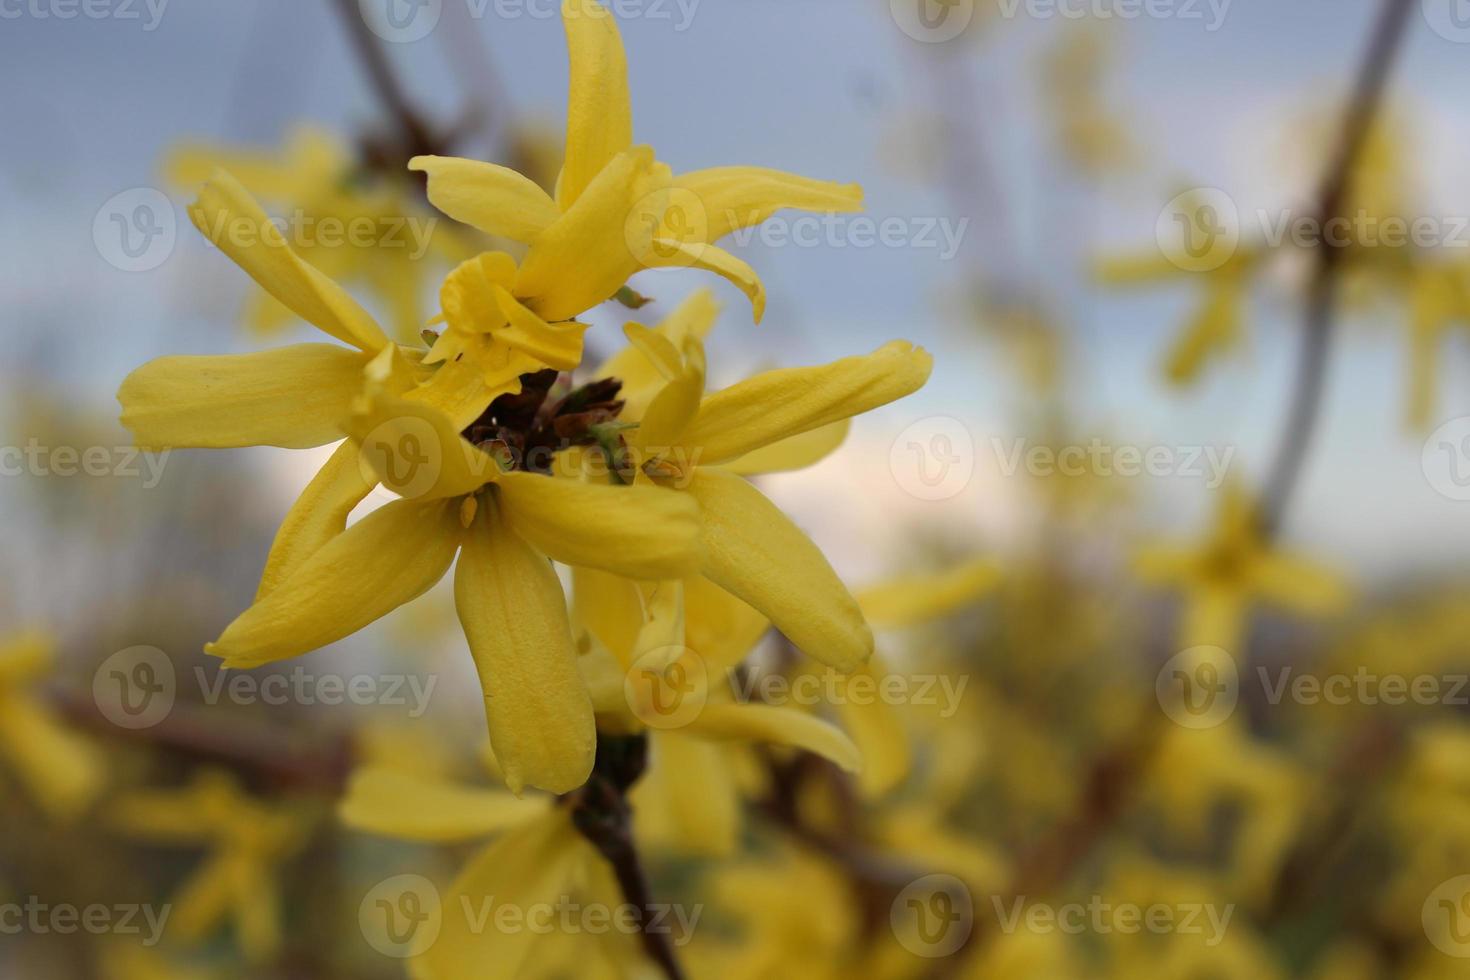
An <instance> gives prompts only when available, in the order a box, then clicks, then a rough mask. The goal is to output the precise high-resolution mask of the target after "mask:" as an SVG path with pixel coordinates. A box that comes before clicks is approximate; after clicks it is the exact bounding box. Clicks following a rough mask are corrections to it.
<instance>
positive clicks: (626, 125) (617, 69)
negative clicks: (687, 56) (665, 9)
mask: <svg viewBox="0 0 1470 980" xmlns="http://www.w3.org/2000/svg"><path fill="white" fill-rule="evenodd" d="M561 17H562V24H563V26H564V27H565V28H566V32H567V53H568V55H569V56H570V60H571V90H570V92H569V93H568V96H567V157H566V164H565V166H564V167H563V169H562V172H561V180H560V181H559V182H558V183H557V189H556V193H557V201H558V202H559V203H560V204H561V207H562V210H567V209H569V208H570V207H572V205H573V204H575V203H576V202H577V199H578V198H580V197H581V196H582V192H583V191H584V190H585V189H586V188H587V186H588V185H589V184H591V183H592V181H593V180H594V179H595V178H596V177H597V175H598V174H599V173H600V172H601V171H602V169H603V168H604V167H606V166H607V165H608V163H609V162H610V161H611V160H612V159H613V158H614V157H615V156H617V155H618V154H619V153H622V152H623V151H624V150H626V149H627V148H628V147H629V146H631V145H632V143H633V108H632V104H631V101H630V99H629V97H628V64H627V56H626V55H625V54H624V53H623V39H622V37H621V36H620V35H619V34H618V23H617V20H616V19H614V17H613V15H612V14H611V13H610V12H609V11H608V9H607V8H606V7H604V6H603V5H602V4H601V3H598V2H597V0H563V2H562V6H561ZM608 295H611V294H608ZM604 298H606V297H604Z"/></svg>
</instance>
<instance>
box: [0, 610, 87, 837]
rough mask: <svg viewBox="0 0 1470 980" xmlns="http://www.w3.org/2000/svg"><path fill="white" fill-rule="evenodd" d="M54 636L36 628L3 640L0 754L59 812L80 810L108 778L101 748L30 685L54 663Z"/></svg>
mask: <svg viewBox="0 0 1470 980" xmlns="http://www.w3.org/2000/svg"><path fill="white" fill-rule="evenodd" d="M52 661H53V654H52V648H51V641H50V640H49V639H48V638H47V637H45V636H43V635H41V634H39V633H32V634H27V635H23V636H19V637H16V638H14V639H12V640H10V641H9V642H7V643H5V644H0V758H3V759H4V760H5V761H6V762H8V763H9V764H10V767H11V768H12V769H13V770H14V771H15V774H16V776H17V777H18V778H19V779H20V780H21V781H22V782H23V783H24V784H25V786H26V787H27V788H28V789H29V790H30V791H31V794H32V795H33V796H34V797H35V798H36V802H37V803H39V804H40V805H41V806H43V807H44V808H45V809H46V810H47V811H48V812H50V813H51V814H52V815H54V816H56V817H58V818H71V817H75V816H77V815H78V814H79V813H80V812H81V811H82V810H84V809H85V808H86V807H87V806H88V804H90V803H91V802H92V800H94V799H95V798H96V796H97V794H98V792H99V791H100V790H101V789H102V784H103V781H104V776H103V772H104V771H103V763H102V759H101V757H100V756H99V754H98V752H97V750H96V749H95V748H93V746H92V745H91V744H90V743H89V742H87V741H86V740H85V739H83V738H82V737H81V736H79V735H77V734H75V733H74V732H72V731H71V730H70V729H68V728H65V727H64V726H63V725H62V724H61V723H60V722H59V721H58V720H57V719H56V716H55V715H54V714H53V712H52V711H51V709H50V708H49V707H48V706H47V705H46V703H45V702H44V701H43V700H42V699H41V698H40V697H39V696H38V695H37V694H36V693H35V692H33V691H32V690H31V687H32V685H34V684H35V683H36V682H37V681H39V680H40V679H41V678H42V677H43V676H44V675H45V674H46V673H47V672H48V671H49V670H50V668H51V665H52Z"/></svg>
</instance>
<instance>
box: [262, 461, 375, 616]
mask: <svg viewBox="0 0 1470 980" xmlns="http://www.w3.org/2000/svg"><path fill="white" fill-rule="evenodd" d="M376 485H377V484H376V483H375V482H374V481H373V480H372V479H369V478H367V477H365V476H364V475H363V465H362V459H361V457H360V451H359V449H358V446H357V444H356V443H354V442H353V441H352V440H350V439H349V440H346V441H344V442H343V443H342V445H340V446H338V447H337V450H336V452H334V453H332V455H331V457H330V458H329V459H328V460H327V461H326V463H325V464H324V465H323V466H322V468H321V469H320V470H319V471H317V474H316V476H314V477H312V480H311V482H310V483H308V484H307V485H306V489H305V490H303V491H302V492H301V496H300V497H298V498H296V502H295V503H294V504H292V505H291V510H290V511H289V512H287V514H286V519H285V520H284V521H282V522H281V527H280V530H278V531H277V532H276V539H275V541H274V543H272V544H271V551H270V556H269V557H268V558H267V559H266V562H265V571H264V572H262V573H261V576H260V588H259V589H258V590H257V592H256V594H255V598H256V600H257V601H259V600H260V599H263V598H265V596H266V595H268V594H269V593H270V592H271V591H273V590H274V589H275V587H276V586H278V585H280V584H281V583H282V582H284V581H285V580H286V579H287V578H290V577H291V574H292V573H293V572H295V571H296V569H298V568H300V567H301V565H302V563H303V562H305V561H306V560H307V559H308V558H310V557H311V556H312V555H314V554H316V553H317V551H319V550H320V549H321V547H322V546H323V545H325V544H326V543H327V542H328V541H330V540H332V539H333V538H335V537H336V536H337V535H339V534H341V533H342V532H343V531H344V530H346V529H347V518H348V517H349V516H351V514H352V511H353V509H354V508H355V507H356V506H357V505H358V504H360V503H362V502H363V500H365V499H366V498H367V495H368V494H369V493H371V492H372V491H373V487H375V486H376Z"/></svg>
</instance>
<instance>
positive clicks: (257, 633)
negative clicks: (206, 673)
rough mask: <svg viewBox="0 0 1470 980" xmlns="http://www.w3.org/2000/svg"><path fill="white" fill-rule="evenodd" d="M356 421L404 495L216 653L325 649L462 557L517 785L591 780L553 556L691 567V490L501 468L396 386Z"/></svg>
mask: <svg viewBox="0 0 1470 980" xmlns="http://www.w3.org/2000/svg"><path fill="white" fill-rule="evenodd" d="M348 428H349V430H350V431H351V433H352V441H353V442H354V443H355V444H356V445H358V446H360V447H361V450H362V455H363V457H364V458H365V459H368V460H370V461H371V463H372V465H373V466H374V468H375V469H376V473H377V476H378V477H379V479H380V480H381V481H382V484H383V485H384V486H385V487H387V488H389V489H390V490H393V491H394V492H396V493H399V494H400V495H401V496H402V497H403V499H401V500H397V501H394V502H393V503H390V504H388V505H387V506H385V507H383V508H381V509H379V510H377V511H374V512H373V513H371V514H369V515H368V516H367V517H365V518H364V519H363V520H362V521H360V522H358V523H357V524H354V525H353V526H352V527H351V528H348V529H347V530H346V531H344V532H342V533H341V534H339V535H337V536H336V537H334V538H332V539H331V540H330V541H328V542H327V543H326V544H325V545H323V546H322V547H321V548H319V549H318V550H317V551H316V552H315V553H313V554H312V555H311V556H310V557H308V558H306V559H305V560H304V561H303V562H302V563H301V564H300V566H299V567H297V568H296V569H295V571H294V572H293V573H292V574H291V576H290V577H289V578H288V579H286V580H285V581H283V582H282V583H281V584H280V586H279V587H278V588H276V589H275V590H273V591H272V592H271V593H270V594H269V595H266V596H264V597H263V598H261V599H260V600H259V601H257V602H256V604H255V605H253V606H251V607H250V608H249V609H248V610H246V611H245V612H244V613H243V614H241V616H240V617H239V618H238V619H237V620H235V622H234V623H232V624H230V626H229V627H228V628H227V629H226V630H225V631H224V633H223V634H221V636H220V638H219V640H218V641H216V642H215V643H213V644H210V646H209V647H207V651H208V652H209V653H211V654H213V655H214V656H217V657H221V658H223V659H224V661H225V664H226V666H229V667H254V666H259V665H261V664H265V663H270V662H272V661H275V660H281V659H284V658H287V657H294V656H297V655H299V654H302V653H307V652H309V651H311V650H315V649H317V648H318V647H322V646H325V645H326V644H328V643H332V642H335V641H336V640H339V639H342V638H343V637H346V636H349V635H351V634H352V633H354V632H356V631H357V630H359V629H361V628H362V627H364V626H366V625H368V624H369V623H371V622H373V621H375V620H377V619H379V618H380V617H382V616H384V615H386V614H387V613H389V612H391V611H393V610H394V609H396V608H397V607H398V606H400V605H402V604H404V603H406V602H409V601H411V600H413V599H415V598H417V597H418V596H420V595H422V594H423V593H424V592H426V591H428V589H429V588H431V587H432V586H433V585H434V584H435V583H436V582H438V581H439V579H440V578H442V577H443V576H444V574H445V572H447V571H448V570H449V566H450V564H451V563H453V561H454V558H455V555H456V554H458V555H459V564H458V567H457V569H456V571H455V605H456V608H457V609H458V611H459V617H460V623H461V625H462V626H463V627H464V630H465V635H466V637H467V638H468V640H469V644H470V652H471V653H472V655H473V656H474V658H475V663H476V666H477V668H478V669H479V673H480V680H481V683H482V684H483V685H484V689H485V701H486V708H487V712H488V716H489V723H490V739H491V744H492V745H493V746H494V749H495V753H496V756H497V758H499V759H500V761H501V764H502V766H503V768H504V771H505V776H506V780H507V782H508V783H509V785H510V786H511V788H512V789H513V790H515V791H516V792H519V791H520V790H521V788H522V787H523V786H525V785H532V786H538V787H541V788H542V789H546V790H549V791H551V792H557V793H563V792H567V791H568V790H571V789H574V788H576V787H577V786H579V785H581V783H582V782H583V781H585V779H586V778H587V774H588V772H590V771H591V767H592V760H593V755H594V750H595V748H596V732H595V730H594V727H593V713H592V704H591V701H590V700H589V698H588V695H587V692H586V689H585V687H584V686H583V683H582V680H581V677H580V675H579V674H578V671H577V655H576V648H575V645H574V642H573V638H572V632H571V627H570V624H569V621H568V617H567V611H566V600H565V598H564V597H563V595H562V590H561V584H560V582H559V581H558V580H557V577H556V572H555V571H554V570H553V569H552V567H551V564H550V562H548V561H547V558H548V557H549V558H552V559H555V560H557V561H561V562H565V563H567V564H569V565H582V566H587V567H591V568H599V569H602V570H604V571H609V572H613V573H615V574H619V575H626V576H629V577H631V578H637V579H661V578H667V577H677V576H682V575H684V574H687V573H689V572H691V571H693V570H694V567H695V564H696V561H697V557H696V548H697V538H698V518H697V508H696V507H695V505H694V502H693V501H691V500H689V499H687V498H685V497H683V496H681V495H679V494H677V493H674V492H671V491H668V490H663V489H661V488H657V487H649V486H644V487H613V486H597V485H593V484H589V483H584V482H581V481H577V480H570V479H562V478H557V477H551V476H543V475H540V474H534V473H528V472H524V471H516V470H506V471H502V469H501V466H500V464H499V463H498V462H497V461H496V459H495V458H494V457H493V456H491V455H490V453H488V452H486V451H485V450H484V449H482V448H481V447H480V446H478V445H475V444H473V443H471V442H469V441H468V440H467V439H465V438H464V437H463V436H461V434H460V432H459V430H458V428H457V427H456V426H455V425H454V424H453V423H452V422H451V421H450V420H449V418H448V416H446V415H444V414H443V413H442V412H439V411H438V410H437V409H435V408H433V407H432V406H428V405H423V404H418V403H413V402H408V401H406V400H403V399H401V398H396V397H394V396H391V395H388V394H385V393H383V392H378V393H376V394H374V395H372V396H371V398H370V402H369V405H368V406H366V410H365V411H364V412H363V413H362V414H359V415H357V416H355V417H354V418H353V419H352V420H351V421H349V422H348ZM406 446H414V447H417V448H416V450H415V451H418V452H423V453H426V454H427V455H426V456H425V457H424V458H423V459H422V460H420V458H418V457H412V456H409V455H406V453H405V449H404V447H406ZM425 473H428V474H429V476H428V479H424V478H423V477H424V474H425Z"/></svg>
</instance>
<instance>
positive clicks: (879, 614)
mask: <svg viewBox="0 0 1470 980" xmlns="http://www.w3.org/2000/svg"><path fill="white" fill-rule="evenodd" d="M999 584H1000V566H999V565H997V564H996V563H995V561H994V560H993V559H990V558H977V559H976V560H974V561H970V562H966V563H964V564H962V565H958V566H956V567H954V568H948V569H945V570H944V571H942V572H937V573H934V574H930V575H914V576H910V577H908V578H900V579H894V580H893V581H890V582H885V583H883V584H882V585H878V586H874V587H873V588H870V589H865V590H863V591H862V592H859V593H858V605H860V606H862V607H863V615H864V616H866V617H867V620H868V622H869V623H871V624H873V625H874V626H877V627H900V626H913V625H915V624H917V623H922V622H924V621H926V620H930V619H937V618H938V617H940V616H944V615H947V614H949V613H951V612H954V611H955V610H956V609H959V608H961V607H963V606H965V605H966V604H968V603H971V602H974V601H975V600H977V599H979V598H980V597H981V596H983V595H986V594H987V593H989V592H991V591H993V590H994V589H995V587H996V586H997V585H999Z"/></svg>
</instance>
